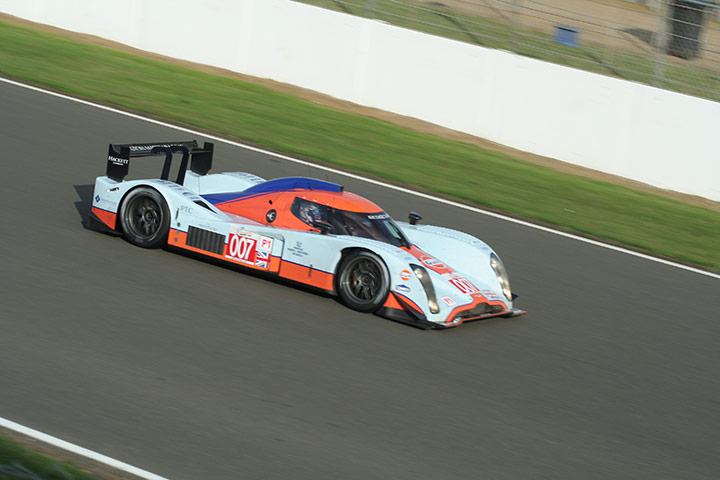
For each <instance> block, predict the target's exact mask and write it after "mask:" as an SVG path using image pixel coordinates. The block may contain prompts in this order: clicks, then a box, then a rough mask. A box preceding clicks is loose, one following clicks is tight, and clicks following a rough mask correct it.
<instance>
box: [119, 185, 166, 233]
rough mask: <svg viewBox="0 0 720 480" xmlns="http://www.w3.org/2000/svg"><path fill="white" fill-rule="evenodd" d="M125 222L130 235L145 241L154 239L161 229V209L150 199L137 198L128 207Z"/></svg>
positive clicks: (145, 197)
mask: <svg viewBox="0 0 720 480" xmlns="http://www.w3.org/2000/svg"><path fill="white" fill-rule="evenodd" d="M125 220H126V221H125V225H127V227H128V229H129V230H130V233H132V234H133V235H135V236H136V237H138V238H141V239H144V240H147V239H150V238H152V237H154V236H155V235H156V234H157V233H158V231H159V230H160V228H161V227H162V209H161V208H160V205H158V203H157V202H156V201H155V200H153V199H152V198H150V197H148V196H145V195H143V196H139V197H136V198H134V199H132V201H131V202H130V205H128V208H127V210H126V213H125Z"/></svg>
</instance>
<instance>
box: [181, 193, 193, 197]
mask: <svg viewBox="0 0 720 480" xmlns="http://www.w3.org/2000/svg"><path fill="white" fill-rule="evenodd" d="M182 194H183V195H184V196H186V197H194V196H195V194H194V193H192V192H182Z"/></svg>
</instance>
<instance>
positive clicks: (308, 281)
mask: <svg viewBox="0 0 720 480" xmlns="http://www.w3.org/2000/svg"><path fill="white" fill-rule="evenodd" d="M280 276H281V277H282V278H287V279H288V280H294V281H296V282H300V283H304V284H305V285H310V286H312V287H317V288H321V289H323V290H327V291H333V290H335V287H334V282H333V278H334V275H333V274H332V273H327V272H323V271H322V270H317V269H315V268H311V267H306V266H305V265H298V264H297V263H293V262H289V261H287V260H282V261H281V263H280Z"/></svg>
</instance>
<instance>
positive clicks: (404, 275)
mask: <svg viewBox="0 0 720 480" xmlns="http://www.w3.org/2000/svg"><path fill="white" fill-rule="evenodd" d="M400 278H401V279H402V281H403V282H407V281H408V280H410V279H411V278H412V273H410V270H403V271H402V272H400Z"/></svg>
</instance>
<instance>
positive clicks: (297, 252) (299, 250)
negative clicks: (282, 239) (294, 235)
mask: <svg viewBox="0 0 720 480" xmlns="http://www.w3.org/2000/svg"><path fill="white" fill-rule="evenodd" d="M288 252H290V254H291V255H294V256H296V257H305V256H307V254H308V252H306V251H305V250H303V245H302V242H295V246H293V247H290V248H288Z"/></svg>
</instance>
